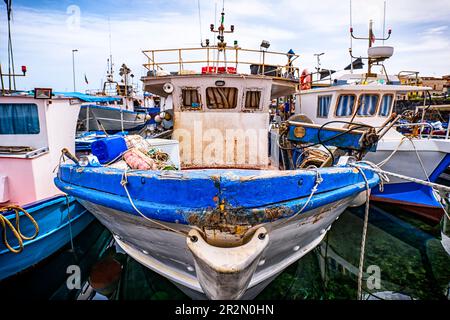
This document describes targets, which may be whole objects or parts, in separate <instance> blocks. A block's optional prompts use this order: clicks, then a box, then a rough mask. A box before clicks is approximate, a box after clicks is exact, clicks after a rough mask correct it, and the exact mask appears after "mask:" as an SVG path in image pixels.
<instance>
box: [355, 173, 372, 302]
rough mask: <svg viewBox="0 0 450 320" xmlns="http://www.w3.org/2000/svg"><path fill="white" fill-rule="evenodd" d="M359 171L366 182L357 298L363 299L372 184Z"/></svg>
mask: <svg viewBox="0 0 450 320" xmlns="http://www.w3.org/2000/svg"><path fill="white" fill-rule="evenodd" d="M357 169H358V171H359V173H361V175H362V176H363V178H364V182H365V184H366V207H365V213H364V225H363V232H362V239H361V247H360V255H359V271H358V296H357V300H362V276H363V273H364V271H363V270H364V254H365V251H366V237H367V227H368V222H369V203H370V196H369V191H370V186H369V181H368V180H367V177H366V174H365V173H364V171H363V170H362V169H361V168H358V167H357Z"/></svg>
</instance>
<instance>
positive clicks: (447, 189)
mask: <svg viewBox="0 0 450 320" xmlns="http://www.w3.org/2000/svg"><path fill="white" fill-rule="evenodd" d="M359 163H363V164H368V163H369V161H359V162H358V163H350V164H349V166H353V167H355V168H362V169H367V170H370V171H373V172H376V173H378V174H380V175H385V176H388V175H389V176H393V177H396V178H399V179H402V180H406V181H410V182H415V183H417V184H422V185H424V186H428V187H431V188H434V189H436V190H443V191H445V192H449V193H450V187H447V186H444V185H441V184H437V183H434V182H429V181H425V180H421V179H417V178H412V177H408V176H404V175H401V174H398V173H394V172H390V171H386V170H382V169H380V168H377V166H376V165H375V164H374V163H372V165H365V166H362V165H360V164H359Z"/></svg>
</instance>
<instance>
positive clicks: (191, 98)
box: [181, 88, 202, 109]
mask: <svg viewBox="0 0 450 320" xmlns="http://www.w3.org/2000/svg"><path fill="white" fill-rule="evenodd" d="M181 99H182V104H183V105H182V106H183V107H184V108H194V109H201V107H202V104H201V98H200V92H199V91H198V89H197V88H184V89H182V90H181Z"/></svg>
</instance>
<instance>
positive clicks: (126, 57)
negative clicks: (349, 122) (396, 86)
mask: <svg viewBox="0 0 450 320" xmlns="http://www.w3.org/2000/svg"><path fill="white" fill-rule="evenodd" d="M384 3H386V18H385V20H386V24H385V30H386V32H387V30H388V29H392V35H391V38H390V39H389V40H387V41H386V42H385V45H390V46H393V47H394V55H393V57H392V58H391V59H389V60H388V61H386V63H385V65H386V68H387V70H388V73H390V74H396V73H398V72H399V71H402V70H411V71H419V72H420V75H422V76H442V75H446V74H450V1H449V0H427V1H426V5H425V2H424V1H423V0H352V1H351V4H352V5H351V7H352V10H351V12H352V15H351V20H352V25H353V29H354V32H355V34H357V35H360V36H364V37H365V36H367V32H368V23H369V20H370V19H372V20H373V21H374V33H375V36H377V37H382V36H383V11H384V10H383V8H384ZM222 6H224V8H225V26H226V27H227V28H229V25H231V24H233V25H234V26H235V32H234V33H233V34H231V35H227V41H228V43H232V42H233V41H234V40H237V41H238V43H239V45H240V46H241V47H242V48H248V49H259V45H260V43H261V40H263V39H264V40H268V41H269V42H270V44H271V46H270V50H273V51H280V52H287V51H288V50H289V49H293V50H294V51H295V53H297V54H299V55H300V58H299V59H298V64H297V66H299V67H300V69H301V70H302V69H305V68H307V69H308V70H313V69H314V67H315V66H316V58H315V57H314V53H322V52H324V53H325V54H324V55H322V56H321V64H322V67H323V68H329V69H334V70H341V69H343V68H344V67H345V66H346V65H348V64H349V62H350V57H349V53H348V48H349V47H350V36H349V26H350V0H315V1H311V0H308V1H306V0H276V1H269V0H259V1H258V0H225V1H224V2H223V0H172V1H163V0H139V1H138V0H114V1H113V0H96V1H92V0H80V1H70V0H58V1H50V0H44V1H39V0H12V21H11V32H12V41H13V48H14V59H15V65H16V72H19V73H20V66H21V65H26V66H27V69H28V73H27V77H23V78H22V77H20V78H17V85H18V88H19V89H27V90H28V89H32V88H34V87H49V88H53V89H54V90H55V91H72V90H73V72H72V50H73V49H77V50H78V52H76V53H75V55H74V57H75V78H76V89H77V91H81V92H84V91H85V90H88V89H91V90H95V89H99V88H100V87H101V85H102V81H103V80H104V79H105V77H106V70H107V58H108V57H109V54H110V52H111V53H112V55H113V60H114V63H115V70H116V77H117V73H118V69H119V68H120V65H121V64H122V63H126V64H127V65H128V67H130V69H131V70H132V72H133V74H134V75H135V77H134V81H135V83H136V84H138V83H139V82H140V81H139V78H140V77H141V76H142V75H144V74H145V72H146V69H145V68H144V67H143V66H142V64H144V63H146V58H145V56H144V55H143V53H142V50H145V49H164V48H179V47H196V46H199V43H200V39H205V38H210V39H213V36H212V35H211V33H210V32H209V24H210V23H214V21H218V15H219V13H220V11H221V9H222ZM199 7H200V10H199ZM216 7H217V15H215V8H216ZM199 13H200V14H199ZM216 16H217V17H216ZM211 41H212V40H211ZM375 45H382V41H376V42H375ZM353 52H354V55H356V56H365V55H366V54H367V42H366V41H353ZM0 63H1V64H2V68H3V72H5V71H6V69H7V15H6V5H5V3H4V1H0ZM85 75H86V78H87V79H88V82H89V83H88V84H86V82H85Z"/></svg>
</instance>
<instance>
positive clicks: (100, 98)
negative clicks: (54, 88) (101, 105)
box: [53, 92, 122, 102]
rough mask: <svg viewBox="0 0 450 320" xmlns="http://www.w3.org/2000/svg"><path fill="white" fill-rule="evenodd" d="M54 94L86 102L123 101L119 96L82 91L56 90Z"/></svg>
mask: <svg viewBox="0 0 450 320" xmlns="http://www.w3.org/2000/svg"><path fill="white" fill-rule="evenodd" d="M53 94H54V95H61V96H64V97H68V98H77V99H80V100H81V101H85V102H113V101H121V100H122V99H121V98H117V97H105V96H93V95H90V94H85V93H81V92H54V93H53Z"/></svg>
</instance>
